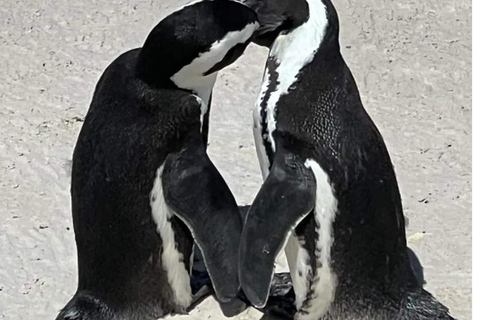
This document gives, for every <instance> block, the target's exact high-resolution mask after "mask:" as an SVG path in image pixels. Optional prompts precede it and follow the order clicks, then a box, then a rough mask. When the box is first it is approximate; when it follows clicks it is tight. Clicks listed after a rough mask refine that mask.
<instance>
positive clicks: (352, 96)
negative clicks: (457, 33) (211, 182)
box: [239, 0, 453, 320]
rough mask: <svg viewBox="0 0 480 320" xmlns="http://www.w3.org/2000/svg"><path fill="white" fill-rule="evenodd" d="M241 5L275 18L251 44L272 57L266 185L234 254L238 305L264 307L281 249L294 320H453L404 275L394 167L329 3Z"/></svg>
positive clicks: (267, 79) (262, 128) (263, 125)
mask: <svg viewBox="0 0 480 320" xmlns="http://www.w3.org/2000/svg"><path fill="white" fill-rule="evenodd" d="M247 3H248V5H249V6H251V7H253V8H256V10H257V13H258V16H259V17H260V18H261V17H267V18H268V19H271V18H272V17H273V19H274V20H275V19H284V24H283V26H282V27H281V28H279V29H278V30H277V32H271V33H269V34H265V35H264V36H262V37H259V38H258V39H257V42H258V43H260V44H264V45H268V46H270V53H269V57H268V60H267V63H266V70H265V74H264V79H263V84H262V90H261V94H260V97H259V99H258V102H257V104H256V108H255V110H254V135H255V142H256V146H257V152H258V155H259V159H260V163H261V166H262V172H263V175H264V178H265V182H264V184H263V186H262V187H261V189H260V191H259V193H258V194H257V196H256V198H255V200H254V202H253V204H252V206H251V208H250V210H249V212H248V215H247V221H246V224H245V226H244V229H243V233H242V239H241V245H240V269H239V275H240V283H241V286H242V289H243V291H244V293H245V294H246V296H247V298H248V299H249V300H250V301H251V302H252V303H253V304H254V305H255V306H257V307H261V306H263V305H265V303H266V300H267V297H268V290H269V287H270V282H271V279H272V275H273V272H274V262H275V259H276V257H277V255H278V254H279V253H280V252H281V251H282V250H283V249H284V248H285V251H286V255H287V259H288V262H289V266H290V270H291V277H292V281H293V286H294V289H295V296H296V298H295V299H296V300H295V306H296V309H297V312H296V314H295V316H294V317H293V318H294V319H296V320H307V319H308V320H319V319H325V320H328V319H355V320H360V319H402V320H404V319H418V320H420V319H425V320H426V319H453V318H452V317H451V316H450V315H449V311H448V309H447V308H446V307H445V306H443V305H442V304H441V303H439V302H438V301H437V300H436V299H435V298H434V297H433V296H432V295H431V294H430V293H428V292H427V291H425V290H424V289H423V288H422V284H421V283H419V282H418V281H417V279H416V278H415V276H414V273H413V271H412V268H411V266H410V260H409V257H408V253H407V245H406V237H405V225H404V216H403V209H402V203H401V197H400V192H399V188H398V185H397V180H396V176H395V172H394V169H393V165H392V162H391V160H390V157H389V154H388V152H387V148H386V146H385V143H384V141H383V138H382V136H381V134H380V132H379V131H378V129H377V128H376V126H375V124H374V123H373V121H372V119H371V118H370V117H369V115H368V114H367V112H366V111H365V109H364V108H363V106H362V102H361V99H360V95H359V92H358V89H357V86H356V84H355V80H354V78H353V76H352V74H351V72H350V70H349V68H348V67H347V65H346V63H345V61H344V60H343V58H342V55H341V53H340V47H339V21H338V17H337V13H336V10H335V8H334V7H333V5H332V3H331V2H330V0H250V1H247ZM282 17H283V18H282ZM272 41H273V42H272ZM253 261H255V263H252V262H253Z"/></svg>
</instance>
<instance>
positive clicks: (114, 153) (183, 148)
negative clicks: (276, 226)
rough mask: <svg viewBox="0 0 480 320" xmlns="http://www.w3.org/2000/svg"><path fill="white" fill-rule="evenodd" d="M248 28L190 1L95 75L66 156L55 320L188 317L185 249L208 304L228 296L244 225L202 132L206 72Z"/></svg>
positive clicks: (207, 4)
mask: <svg viewBox="0 0 480 320" xmlns="http://www.w3.org/2000/svg"><path fill="white" fill-rule="evenodd" d="M226 17H231V18H230V19H226ZM257 28H258V23H257V22H256V15H255V13H254V12H253V11H252V10H250V9H248V8H247V7H245V6H243V5H241V4H239V3H236V2H232V1H225V0H213V1H204V2H200V3H196V4H193V5H190V6H187V7H185V8H183V9H181V10H179V11H177V12H175V13H173V14H172V15H171V16H168V17H166V18H165V19H164V20H162V22H160V23H159V24H158V25H157V26H156V27H155V29H154V30H153V31H152V33H151V34H150V36H149V37H148V39H147V41H146V43H145V45H144V47H143V48H140V49H135V50H132V51H129V52H127V53H124V54H122V55H121V56H120V57H119V58H117V59H116V60H115V61H114V62H113V63H112V64H111V65H110V66H109V67H108V68H107V69H106V70H105V72H104V74H103V75H102V77H101V78H100V80H99V82H98V84H97V87H96V89H95V93H94V96H93V100H92V103H91V106H90V109H89V111H88V114H87V116H86V118H85V123H84V125H83V127H82V130H81V132H80V135H79V137H78V141H77V144H76V147H75V151H74V155H73V168H72V185H71V196H72V213H73V222H74V229H75V239H76V243H77V255H78V274H79V277H78V289H77V292H76V294H75V296H74V297H73V298H72V300H71V301H70V302H69V303H68V304H67V306H66V307H65V308H64V309H63V310H62V311H61V312H60V314H59V316H58V317H57V319H89V320H92V319H93V320H96V319H98V320H107V319H112V320H113V319H132V320H134V319H138V320H140V319H142V320H143V319H157V318H159V317H162V316H164V315H167V314H172V313H185V312H187V309H188V307H189V306H190V305H191V304H192V303H194V302H195V301H194V300H195V297H193V295H192V292H191V288H190V270H191V266H190V258H191V255H192V247H193V243H194V241H195V243H196V244H197V245H198V246H199V248H200V249H201V251H202V254H203V256H204V260H205V264H206V267H207V270H208V272H209V274H210V277H211V278H212V283H213V287H214V289H215V293H216V296H217V298H218V299H219V300H220V301H222V302H232V301H234V300H235V299H236V295H237V291H238V288H239V283H238V278H237V272H238V271H237V264H238V254H237V252H238V243H239V239H240V233H241V228H242V221H241V218H240V215H239V212H238V208H237V204H236V202H235V199H234V198H233V195H232V194H231V192H230V190H229V189H228V187H227V185H226V184H225V181H224V180H223V178H222V176H221V175H220V174H219V172H218V171H217V170H216V168H215V167H214V165H213V164H212V162H211V161H210V159H209V158H208V156H207V154H206V141H205V136H204V135H202V129H203V128H205V126H204V123H203V122H204V120H205V116H206V114H207V113H206V110H207V105H208V103H209V101H208V100H209V99H210V95H211V90H212V87H213V84H214V82H215V77H216V71H218V70H220V69H221V68H222V67H224V66H226V65H228V64H230V63H232V62H234V61H235V59H236V58H238V56H239V55H240V54H241V52H240V53H239V52H238V46H246V45H247V44H248V42H249V39H250V37H251V36H252V34H253V32H254V31H255V30H256V29H257ZM207 31H208V32H207ZM232 52H233V53H232ZM214 68H215V69H214ZM212 69H213V70H214V71H212ZM204 99H206V100H207V101H205V100H204ZM219 226H221V227H219Z"/></svg>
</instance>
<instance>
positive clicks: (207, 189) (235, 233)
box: [162, 139, 242, 310]
mask: <svg viewBox="0 0 480 320" xmlns="http://www.w3.org/2000/svg"><path fill="white" fill-rule="evenodd" d="M198 140H199V141H195V143H189V146H188V147H186V148H185V149H182V150H181V151H179V152H177V153H173V154H170V155H169V156H168V157H167V160H166V161H165V164H164V170H163V174H162V184H163V190H164V196H165V202H166V203H167V206H168V207H169V208H170V209H171V210H172V211H173V212H174V214H175V216H177V217H178V218H180V219H181V220H182V221H183V222H184V223H185V224H186V225H187V226H188V228H189V229H190V231H191V232H192V235H193V238H194V239H195V242H196V243H197V245H198V247H199V248H200V251H201V252H202V255H203V258H204V261H205V266H206V268H207V271H208V273H209V275H210V278H211V280H212V284H213V288H214V290H215V293H216V297H217V299H218V300H219V301H221V302H232V301H234V300H235V299H236V298H237V294H238V291H239V288H240V283H239V280H238V246H239V242H240V236H241V231H242V220H241V217H240V213H239V210H238V207H237V204H236V202H235V199H234V197H233V195H232V193H231V192H230V189H229V188H228V186H227V184H226V183H225V181H224V180H223V178H222V176H221V175H220V173H219V172H218V171H217V169H216V168H215V166H214V165H213V163H212V162H211V161H210V159H209V158H208V156H207V153H206V151H205V147H204V146H203V143H202V141H201V140H200V139H198ZM240 309H241V308H239V310H240Z"/></svg>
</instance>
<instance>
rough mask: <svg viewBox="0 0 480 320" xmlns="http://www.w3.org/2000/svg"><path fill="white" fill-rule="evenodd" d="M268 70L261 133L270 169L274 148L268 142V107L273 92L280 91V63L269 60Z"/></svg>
mask: <svg viewBox="0 0 480 320" xmlns="http://www.w3.org/2000/svg"><path fill="white" fill-rule="evenodd" d="M266 68H267V70H268V74H269V79H268V80H269V82H270V83H269V85H268V88H267V91H266V92H265V95H264V97H263V100H262V102H261V103H260V116H261V117H262V119H261V123H260V126H261V130H262V131H261V132H262V140H263V146H264V147H265V151H266V153H267V157H268V160H269V163H270V164H269V169H270V167H271V165H272V163H273V148H272V143H271V142H270V141H269V140H268V133H269V132H268V123H267V105H268V100H270V97H271V96H272V92H275V91H276V90H277V89H278V85H279V82H278V72H277V68H278V63H277V62H275V61H274V60H273V59H272V58H268V60H267V65H266Z"/></svg>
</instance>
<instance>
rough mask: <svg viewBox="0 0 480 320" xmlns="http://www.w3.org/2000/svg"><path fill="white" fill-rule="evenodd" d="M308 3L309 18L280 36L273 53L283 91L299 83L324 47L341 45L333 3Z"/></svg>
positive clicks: (325, 0)
mask: <svg viewBox="0 0 480 320" xmlns="http://www.w3.org/2000/svg"><path fill="white" fill-rule="evenodd" d="M306 3H307V5H308V13H309V16H308V19H307V20H306V21H305V22H304V23H303V24H301V25H300V26H298V27H297V28H295V29H293V30H291V31H289V32H284V33H282V34H280V35H279V36H278V37H277V39H276V40H275V41H274V43H273V45H272V47H271V50H270V54H269V56H270V58H271V59H273V60H274V61H275V62H276V63H277V64H279V67H278V69H277V72H278V74H279V78H280V79H279V81H280V83H279V86H280V89H282V88H283V87H285V86H288V87H290V86H291V85H292V84H293V82H295V81H296V80H297V76H298V74H299V73H300V71H301V69H302V68H303V67H305V66H306V65H308V64H309V63H311V62H312V61H313V59H314V58H315V55H316V54H317V52H318V50H319V49H320V47H321V46H322V45H323V44H325V43H329V42H331V41H334V42H335V41H336V42H337V43H338V20H337V16H336V12H335V8H334V7H333V6H332V4H331V3H330V2H329V1H328V0H306ZM282 81H283V83H282ZM288 87H287V88H283V89H284V90H285V89H288Z"/></svg>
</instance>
